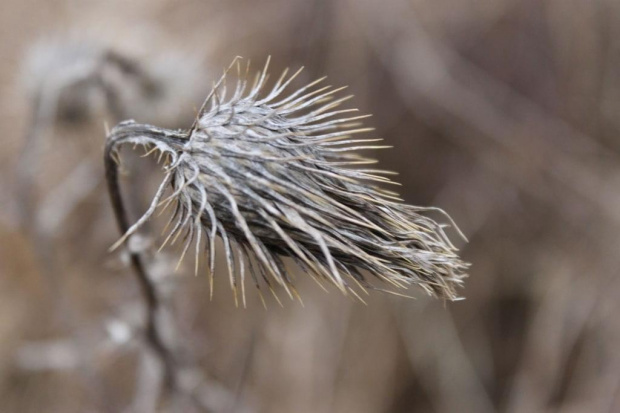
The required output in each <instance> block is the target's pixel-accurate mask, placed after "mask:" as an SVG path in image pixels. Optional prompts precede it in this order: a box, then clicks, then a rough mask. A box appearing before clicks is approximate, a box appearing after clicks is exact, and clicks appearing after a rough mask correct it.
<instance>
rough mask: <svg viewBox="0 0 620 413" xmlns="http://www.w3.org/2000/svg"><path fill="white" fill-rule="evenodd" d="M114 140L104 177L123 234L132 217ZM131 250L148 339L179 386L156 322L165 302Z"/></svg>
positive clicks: (171, 382) (168, 379)
mask: <svg viewBox="0 0 620 413" xmlns="http://www.w3.org/2000/svg"><path fill="white" fill-rule="evenodd" d="M115 143H116V140H115V139H108V142H107V143H106V147H105V151H104V165H105V177H106V181H107V184H108V193H109V194H110V201H111V202H112V209H113V210H114V215H115V217H116V222H117V224H118V227H119V229H120V232H121V234H124V233H125V232H126V231H127V230H128V229H129V221H128V219H127V212H126V211H125V207H124V204H123V198H122V195H121V190H120V185H119V182H118V165H117V164H116V162H115V161H114V159H113V158H112V151H113V149H114V146H115ZM129 253H130V257H131V264H132V266H133V269H134V273H135V275H136V277H137V279H138V284H139V285H140V289H141V291H142V296H143V297H144V301H145V302H146V309H147V320H146V331H145V333H146V339H147V343H148V344H149V345H150V346H151V348H152V349H153V351H154V352H155V354H156V356H157V357H158V358H159V359H160V361H161V363H162V365H163V367H164V376H165V382H166V386H167V387H168V388H169V389H174V388H176V387H177V377H176V374H175V367H174V357H173V355H172V352H171V351H170V350H169V349H168V347H167V346H166V344H165V343H164V340H163V337H162V334H161V331H160V329H159V327H158V323H157V316H158V314H159V312H160V309H161V307H162V303H161V301H160V299H159V297H158V295H157V289H156V287H155V285H154V283H153V281H152V280H151V279H150V278H149V276H148V274H147V272H146V268H145V266H144V263H143V260H142V257H141V256H140V254H139V253H137V252H133V251H130V252H129Z"/></svg>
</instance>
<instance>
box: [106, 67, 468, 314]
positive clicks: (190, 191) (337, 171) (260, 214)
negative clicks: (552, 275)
mask: <svg viewBox="0 0 620 413" xmlns="http://www.w3.org/2000/svg"><path fill="white" fill-rule="evenodd" d="M244 66H245V67H244V68H242V67H241V65H240V62H239V60H238V59H236V60H235V62H233V64H232V65H231V66H230V67H229V68H228V69H227V70H226V71H225V72H224V75H223V76H222V78H221V79H220V80H219V81H218V83H216V84H215V85H214V87H213V90H212V91H211V93H210V94H209V96H208V97H207V99H206V101H205V103H204V104H203V107H202V108H201V109H200V111H199V112H198V115H197V117H196V120H195V121H194V124H193V125H192V126H191V128H189V129H188V130H167V129H162V128H158V127H155V126H148V125H141V124H137V123H135V122H133V121H126V122H122V123H121V124H119V125H117V126H116V127H115V128H114V129H112V131H111V132H110V133H109V135H108V137H107V144H106V149H105V161H106V170H107V178H108V183H109V186H110V190H111V195H112V201H113V203H114V204H115V210H116V212H117V217H118V218H119V222H120V224H121V225H120V226H121V230H122V231H123V232H124V235H123V236H122V238H120V240H119V241H118V242H117V244H115V246H119V245H121V244H122V243H123V242H125V241H126V240H127V238H128V237H129V236H131V235H132V234H134V233H135V232H136V231H137V230H138V229H139V228H140V227H141V226H142V225H144V223H145V222H146V221H147V220H148V219H150V218H151V217H152V216H153V214H154V213H155V212H156V211H157V210H158V209H160V208H163V209H166V208H168V210H169V211H170V218H169V222H168V225H167V236H166V237H165V240H164V245H165V244H167V243H169V242H170V243H173V242H174V241H176V240H177V239H179V238H180V239H181V240H182V245H183V247H182V257H184V256H186V254H187V252H188V251H190V252H191V253H192V254H194V255H195V267H196V271H198V269H199V261H200V258H201V256H202V255H203V254H204V255H206V262H208V268H209V273H210V274H211V278H210V279H211V287H212V282H213V281H212V280H213V271H214V254H215V251H214V249H215V241H216V237H219V238H221V240H222V244H223V248H224V250H225V255H226V260H227V263H228V276H229V279H230V284H231V287H232V289H233V291H234V296H235V300H237V299H238V298H237V296H238V291H240V292H241V297H242V299H243V303H244V305H245V284H246V283H247V282H251V283H252V284H253V285H255V286H256V288H257V289H258V291H259V293H260V291H261V288H267V289H269V290H270V291H272V292H273V291H274V288H273V287H274V285H275V284H277V285H279V286H280V287H281V288H283V289H284V290H285V291H286V293H287V294H288V295H289V296H291V297H299V296H298V294H297V292H296V290H295V287H294V285H293V284H294V283H293V279H292V276H291V274H290V273H289V272H287V270H286V268H285V265H284V263H283V261H282V259H283V258H285V257H289V258H291V259H293V260H294V261H295V262H296V263H297V264H298V265H299V266H300V267H301V268H302V269H303V270H304V271H305V272H306V273H308V274H310V275H311V276H312V277H313V278H314V279H315V280H317V281H318V282H319V284H320V285H322V282H323V281H327V282H328V283H331V284H334V285H335V286H336V287H338V288H339V289H340V290H341V291H342V292H343V293H345V294H347V293H351V294H353V295H355V296H356V297H359V292H360V291H363V292H366V290H369V289H380V290H386V291H392V292H395V291H397V290H398V289H399V288H406V287H407V286H408V285H409V284H417V285H419V286H420V287H422V288H423V289H424V290H425V291H426V292H427V293H428V294H430V295H433V296H439V297H443V298H447V299H455V298H456V297H457V295H456V292H455V287H456V286H458V285H459V284H461V283H462V280H463V278H464V277H465V273H464V271H465V270H466V269H467V267H468V265H467V264H466V263H464V262H463V261H461V259H460V258H459V256H458V255H457V252H456V249H455V247H454V246H453V245H452V244H451V243H450V241H449V240H448V238H447V236H446V235H445V233H444V227H445V226H446V225H443V224H439V223H437V222H435V221H434V220H432V219H431V218H429V217H426V216H424V215H422V213H424V212H427V211H429V210H436V209H435V208H421V207H415V206H411V205H406V204H404V203H402V200H400V199H399V198H398V197H397V194H395V193H394V192H391V191H388V190H385V189H383V188H381V187H379V186H377V184H389V183H393V182H392V181H390V179H388V178H387V177H385V176H384V175H386V174H388V172H385V171H380V170H372V169H360V167H359V166H358V165H362V164H369V163H373V162H375V161H374V160H372V159H368V158H365V157H362V156H360V155H359V154H356V153H355V152H356V151H359V150H364V149H376V148H380V147H379V146H372V144H370V145H367V144H368V143H371V142H374V141H377V140H378V139H353V138H352V136H353V135H356V134H359V133H363V132H368V131H370V130H371V129H368V128H362V127H360V126H361V124H360V123H359V121H360V120H361V119H363V118H365V117H366V116H353V115H351V113H352V112H355V111H356V110H355V109H344V110H343V109H337V107H338V106H339V105H340V104H341V103H342V102H344V101H345V100H347V99H348V98H349V97H343V98H334V96H335V95H336V94H337V93H338V92H339V91H340V90H341V89H332V88H331V87H330V86H326V87H318V86H317V85H318V84H319V83H320V82H321V81H322V80H323V79H319V80H317V81H315V82H312V83H310V84H309V85H307V86H304V87H302V88H300V89H297V90H295V91H294V92H292V93H287V92H286V91H287V89H288V88H289V86H290V83H291V82H292V80H293V79H294V78H295V77H296V76H297V74H298V73H299V71H298V72H297V73H295V74H294V75H292V76H290V77H287V72H286V71H285V72H284V73H283V74H282V76H281V77H280V78H279V79H278V80H277V81H276V82H275V85H273V86H271V87H269V88H267V86H266V83H267V78H268V73H267V71H268V66H269V60H268V61H267V64H266V65H265V68H264V70H262V71H261V72H259V73H258V74H256V76H255V77H254V79H253V82H252V84H251V85H248V71H249V70H248V69H249V65H244ZM235 67H236V71H237V75H238V80H237V81H236V84H235V87H234V88H232V87H228V89H229V90H228V92H232V93H230V95H229V96H228V97H227V90H226V89H227V81H226V76H227V73H229V72H230V71H231V70H234V68H235ZM300 70H301V69H300ZM243 73H245V74H243ZM231 89H234V90H231ZM123 144H132V145H134V146H136V145H141V146H143V147H144V148H145V150H146V152H147V153H155V154H156V155H159V156H160V159H161V158H163V159H164V160H165V166H164V171H165V174H164V178H163V182H162V183H161V185H160V186H159V189H158V190H157V192H156V194H155V196H154V198H153V201H152V203H151V205H150V207H149V208H148V210H147V211H146V212H145V213H144V215H143V216H142V217H141V218H140V219H139V220H138V221H137V222H136V223H135V224H133V225H132V226H131V227H130V226H129V225H128V223H127V220H126V218H125V214H124V212H122V205H119V203H120V195H119V193H118V192H119V191H118V182H117V179H118V176H117V163H118V161H119V160H118V155H119V148H120V146H121V145H123ZM448 220H449V218H448ZM205 252H206V253H205ZM182 257H181V259H182ZM246 273H247V274H249V275H246ZM377 281H380V282H379V283H377ZM373 282H374V285H373ZM211 291H212V288H211ZM261 298H262V295H261Z"/></svg>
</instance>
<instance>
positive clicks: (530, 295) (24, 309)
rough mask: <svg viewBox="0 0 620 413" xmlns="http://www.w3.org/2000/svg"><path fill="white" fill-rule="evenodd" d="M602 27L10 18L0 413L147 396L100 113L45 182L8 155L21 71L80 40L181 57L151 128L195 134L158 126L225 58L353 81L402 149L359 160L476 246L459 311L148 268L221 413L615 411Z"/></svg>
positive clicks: (280, 0)
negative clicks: (235, 296) (257, 288)
mask: <svg viewBox="0 0 620 413" xmlns="http://www.w3.org/2000/svg"><path fill="white" fill-rule="evenodd" d="M619 28H620V3H618V2H617V1H614V0H600V1H587V2H586V1H581V2H568V1H565V0H545V1H540V0H493V1H480V0H478V1H474V0H409V1H407V0H389V1H387V0H383V1H379V0H375V1H371V0H333V1H328V0H316V1H309V0H292V1H291V0H286V1H285V0H272V1H225V2H224V1H197V0H194V1H191V0H188V1H168V0H148V1H147V0H134V1H132V2H126V1H120V0H113V1H105V2H103V1H101V2H95V1H82V2H78V1H59V0H57V1H54V0H52V1H34V0H19V1H17V0H3V1H2V5H1V6H0V39H2V41H1V42H0V56H1V57H2V59H1V63H0V136H1V144H0V168H1V169H0V203H1V204H0V235H1V238H0V337H1V340H0V411H2V412H41V411H45V412H94V411H128V410H126V409H129V407H130V406H131V405H132V403H134V402H135V395H136V394H138V393H139V389H138V387H139V384H140V382H141V380H142V379H141V378H140V377H139V376H137V374H138V373H137V371H139V370H140V369H139V354H140V348H139V345H138V344H136V342H135V340H133V341H131V340H130V341H129V342H125V341H123V340H122V336H123V331H125V330H123V328H124V326H127V325H128V324H129V325H140V323H139V317H140V313H141V311H142V310H141V303H140V301H139V294H138V289H137V286H136V285H135V282H134V277H133V276H132V274H131V272H130V270H129V269H127V268H125V267H123V265H122V260H121V259H120V258H119V254H108V253H107V247H108V246H109V245H111V244H112V243H113V242H114V240H115V239H116V238H117V237H118V234H117V232H116V230H115V226H114V223H113V219H112V214H111V210H110V208H109V205H108V200H107V198H106V194H105V188H104V186H103V181H102V165H101V162H100V159H101V150H102V146H103V140H104V137H105V131H104V126H103V124H104V120H105V119H106V116H105V114H100V115H98V114H95V116H93V118H92V119H91V120H90V121H88V122H80V123H79V124H78V123H76V124H73V123H69V124H67V123H65V124H62V125H56V126H55V127H54V129H53V131H50V133H48V135H49V136H47V138H46V142H45V147H44V150H43V151H42V153H41V156H40V157H39V158H38V160H37V162H36V165H29V164H23V158H22V157H21V152H22V148H23V146H24V136H25V134H26V132H27V130H28V126H29V122H31V112H32V99H29V97H28V96H29V92H28V90H29V88H32V87H35V88H36V85H37V84H39V83H38V82H40V81H41V79H40V78H38V77H37V76H39V77H44V76H45V72H43V73H34V74H33V73H31V71H29V66H28V64H27V63H24V62H25V61H26V59H27V56H28V55H29V53H30V54H31V55H32V53H34V52H33V50H34V49H33V47H35V45H36V44H41V41H43V42H44V43H43V44H45V41H57V42H60V43H61V44H62V43H63V42H65V41H68V42H71V41H76V39H77V40H79V41H86V42H92V44H102V45H104V46H106V47H109V48H112V49H113V50H118V51H119V52H122V53H125V54H127V55H129V56H132V57H135V58H136V59H138V60H140V61H141V62H143V64H144V65H146V66H148V65H158V64H159V63H158V62H159V61H160V60H158V59H160V58H161V57H162V56H164V57H167V58H168V60H170V59H172V60H173V61H174V64H172V69H168V70H172V72H170V73H172V75H173V76H172V77H173V78H175V81H178V86H175V87H177V88H178V89H175V90H178V91H179V96H177V98H178V102H177V101H175V103H174V104H172V103H171V105H172V106H174V107H171V108H164V109H162V113H159V112H158V113H157V114H153V113H147V114H144V115H143V116H144V120H148V121H151V122H158V119H161V123H162V124H163V123H166V122H168V123H170V122H172V123H174V122H178V123H179V124H180V125H179V126H182V125H187V123H185V122H187V118H183V116H180V115H176V112H175V110H177V109H179V108H180V107H183V108H187V109H186V110H184V111H181V112H182V113H184V114H185V116H187V117H189V119H190V120H191V116H192V115H193V112H192V110H193V109H192V108H195V107H197V106H199V105H200V103H201V98H202V97H203V96H204V95H205V93H206V92H207V90H208V88H207V86H208V85H209V84H210V82H211V81H213V80H215V79H216V78H217V77H218V76H219V74H220V73H221V69H222V68H223V67H224V66H226V65H228V64H229V62H230V61H232V59H233V58H234V57H235V56H237V55H241V56H243V57H246V58H251V59H252V61H253V62H256V66H260V65H261V64H262V62H263V61H264V59H265V58H266V56H267V55H271V56H272V62H273V67H274V71H276V72H278V71H279V70H282V69H283V68H284V67H286V66H290V67H291V68H293V69H296V68H297V67H299V66H302V65H305V66H306V70H305V71H304V74H303V76H302V77H303V79H301V81H309V80H312V79H315V78H318V77H320V76H322V75H328V76H329V82H330V83H331V84H333V85H335V86H340V85H349V91H350V92H351V93H353V94H355V95H356V97H355V99H354V100H353V102H354V103H353V104H354V105H355V106H357V107H359V108H360V109H361V110H362V111H363V112H368V113H373V114H374V117H373V118H371V119H370V120H369V122H368V123H369V124H371V125H372V126H375V127H376V128H377V131H376V133H377V134H378V135H380V136H381V137H383V138H385V140H386V144H388V145H394V146H395V149H391V150H385V151H382V152H378V153H377V154H376V156H377V157H378V158H379V159H380V161H381V162H380V166H381V167H383V168H385V169H390V170H394V171H397V172H399V173H400V175H399V176H398V177H397V180H399V181H400V182H401V183H402V184H403V186H402V194H403V195H404V197H405V199H406V200H407V201H408V202H410V203H413V204H415V205H434V206H438V207H441V208H443V209H445V210H446V211H448V212H449V213H450V214H451V215H452V217H453V218H454V219H455V220H456V222H458V223H459V225H460V226H461V229H462V230H463V232H464V233H465V234H466V235H467V236H468V238H469V243H467V244H465V243H463V242H460V243H459V246H460V247H462V253H463V256H464V258H465V259H466V260H468V261H469V262H472V263H473V266H472V268H471V272H470V274H471V275H470V278H468V279H467V281H466V285H465V289H464V290H463V291H462V294H463V295H464V296H465V297H466V298H467V299H466V300H465V301H461V302H456V303H442V302H439V301H435V300H432V299H428V298H426V297H423V296H422V294H421V293H420V292H418V291H417V290H412V291H411V293H413V294H414V295H416V296H417V297H418V299H417V300H407V299H402V298H397V297H391V296H385V295H381V294H372V295H371V297H370V299H369V303H368V305H367V306H364V305H362V304H359V303H356V302H353V301H352V300H350V299H347V298H344V297H342V296H340V295H339V294H337V292H336V291H331V292H330V293H329V294H325V293H324V292H322V291H321V290H320V289H318V288H317V287H316V285H315V284H314V283H312V282H309V281H307V280H306V279H305V278H304V277H303V275H302V274H299V275H298V277H297V278H298V279H299V280H300V284H301V285H300V288H299V290H300V291H301V293H302V296H303V297H304V303H305V307H304V308H302V307H301V306H300V305H299V304H298V303H293V302H286V303H285V307H284V308H280V307H279V306H278V305H277V303H276V302H275V301H273V300H270V303H269V307H268V310H267V311H265V310H263V309H262V307H261V305H260V302H259V301H258V300H257V299H256V297H255V296H254V295H253V294H249V296H250V298H249V309H246V310H243V309H237V308H235V307H234V305H233V300H232V294H231V293H230V291H229V288H228V287H227V286H226V281H225V277H220V278H218V279H216V292H215V297H214V300H213V302H209V299H208V290H207V288H206V287H207V280H206V277H203V276H199V277H193V276H192V275H190V273H191V271H189V268H188V269H187V271H185V270H182V271H180V272H179V273H177V274H176V275H169V274H168V266H167V262H169V261H170V260H173V261H174V256H175V252H174V251H173V250H166V252H164V254H163V255H160V256H158V257H157V258H154V259H156V260H157V265H159V267H158V268H160V269H161V272H162V273H164V274H168V277H169V280H170V279H171V280H173V282H169V284H171V285H174V286H175V288H174V289H173V290H171V292H170V297H169V300H170V305H171V307H172V308H173V310H174V311H173V313H174V317H175V319H176V320H177V324H178V326H177V327H178V330H179V331H178V334H179V336H180V337H182V340H183V342H184V343H185V346H186V347H188V348H189V349H190V350H188V351H190V352H191V354H193V355H194V357H195V361H194V365H195V367H197V368H198V369H199V370H201V371H202V372H203V373H204V374H205V375H206V376H207V377H208V380H209V381H208V383H207V387H209V389H210V392H207V393H208V394H207V396H206V397H208V398H211V399H212V400H213V403H214V404H215V405H217V406H224V407H217V408H216V410H218V411H231V412H232V411H241V410H242V409H245V408H247V409H249V411H260V412H313V413H314V412H413V411H415V412H493V411H498V412H538V411H549V412H551V411H554V412H558V411H561V412H611V411H618V410H620V400H619V395H620V390H619V389H620V352H619V351H618V349H619V348H620V334H619V333H620V328H619V327H620V321H619V320H620V318H619V317H618V311H619V310H620V307H619V303H620V300H619V299H618V297H619V295H618V294H619V293H620V285H619V283H618V279H617V276H618V262H619V260H620V257H619V255H618V252H619V251H620V249H619V247H620V242H619V241H620V239H619V237H618V235H617V234H618V229H619V228H620V185H619V184H620V174H619V172H620V162H619V161H620V140H619V139H618V129H619V127H620V121H619V119H620V117H619V116H618V113H620V81H619V79H620V76H619V74H620V54H619V53H620V35H619V34H620V33H619ZM43 47H46V46H43ZM171 56H172V57H171ZM175 65H176V66H175ZM175 68H176V69H175ZM301 81H300V82H301ZM32 85H34V86H32ZM140 109H141V108H136V111H137V113H140ZM141 116H142V115H141ZM149 116H150V117H151V118H149ZM166 116H168V117H166ZM153 118H154V119H153ZM136 120H141V119H136ZM20 163H21V167H22V168H26V169H29V168H33V169H32V170H33V171H36V173H35V177H36V189H37V190H36V197H35V200H34V201H33V202H34V209H35V211H37V212H36V213H37V214H39V215H40V214H48V215H45V216H47V217H48V221H45V220H43V221H44V222H47V223H48V224H50V223H51V224H52V227H51V228H52V230H51V234H50V236H49V237H48V238H47V239H46V240H45V242H44V245H43V246H41V245H39V246H37V241H36V240H33V239H32V237H30V236H28V235H27V234H26V232H25V231H24V230H23V228H22V227H21V226H20V225H19V216H20V211H21V209H22V208H23V206H22V205H20V203H19V202H18V200H17V197H16V196H15V193H16V191H17V190H18V189H19V185H20V184H19V180H17V179H16V176H17V174H16V172H15V171H16V169H17V168H18V167H19V166H20ZM78 168H83V169H78ZM73 189H75V190H73ZM63 191H65V192H63ZM75 192H77V195H75V197H74V198H75V199H74V200H72V198H71V196H70V195H68V194H73V193H75ZM148 194H149V191H148V190H145V191H144V194H139V195H138V198H140V197H143V198H144V200H146V199H147V197H148ZM21 212H23V211H21ZM50 216H51V217H52V218H49V217H50ZM59 217H61V218H59ZM455 239H456V238H455ZM46 251H47V254H46V253H45V252H46ZM166 254H168V255H166ZM173 265H174V264H173ZM219 268H220V269H223V266H222V264H221V263H220V265H219ZM222 275H223V274H222ZM218 284H219V285H218ZM136 320H138V321H136ZM115 334H116V336H115ZM119 335H120V336H119ZM111 337H121V339H119V340H117V342H114V340H111ZM218 403H219V404H218ZM242 406H243V407H242ZM160 408H161V409H164V410H165V409H166V408H167V407H166V405H165V403H163V402H162V403H161V405H160ZM168 408H169V409H173V410H174V408H171V407H168ZM187 411H189V410H187Z"/></svg>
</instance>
